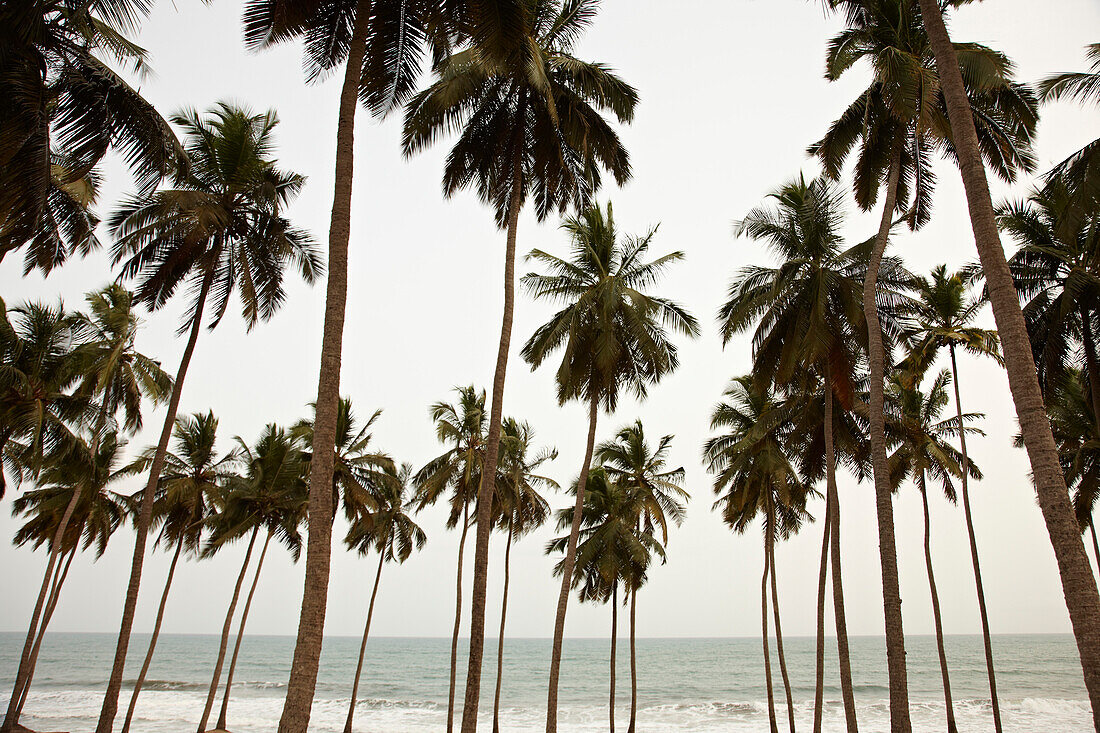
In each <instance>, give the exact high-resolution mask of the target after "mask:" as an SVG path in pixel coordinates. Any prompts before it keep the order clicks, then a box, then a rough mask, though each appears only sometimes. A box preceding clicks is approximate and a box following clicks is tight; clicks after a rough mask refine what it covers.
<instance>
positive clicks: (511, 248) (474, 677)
mask: <svg viewBox="0 0 1100 733" xmlns="http://www.w3.org/2000/svg"><path fill="white" fill-rule="evenodd" d="M522 206H523V176H522V169H521V168H520V164H519V160H518V159H517V161H516V162H515V165H514V173H513V179H512V200H511V202H510V203H509V207H508V239H507V243H506V245H505V248H504V315H503V317H502V319H501V324H500V344H499V345H498V347H497V365H496V371H495V372H494V374H493V404H492V407H491V408H490V411H489V433H488V436H487V437H486V440H487V441H488V444H487V445H486V446H485V464H484V467H483V468H482V471H481V486H480V487H478V505H477V535H476V536H477V540H476V541H475V543H474V582H473V589H472V590H471V592H470V657H469V661H468V663H467V667H466V696H465V700H464V701H463V705H462V733H474V732H475V731H476V730H477V713H478V707H479V704H480V701H481V662H482V656H483V654H484V651H485V594H486V584H487V582H488V578H489V533H490V531H491V530H492V528H493V527H492V524H493V522H492V504H493V491H494V489H495V487H496V475H497V455H498V452H499V449H500V422H501V416H502V414H503V409H504V378H505V375H506V373H507V371H508V351H509V349H510V348H511V343H512V316H513V312H514V311H515V302H516V230H517V228H518V226H519V211H520V209H521V208H522Z"/></svg>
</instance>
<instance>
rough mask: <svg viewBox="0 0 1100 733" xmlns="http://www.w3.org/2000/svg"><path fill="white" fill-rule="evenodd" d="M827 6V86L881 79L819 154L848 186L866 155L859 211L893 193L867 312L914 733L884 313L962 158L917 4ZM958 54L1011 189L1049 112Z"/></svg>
mask: <svg viewBox="0 0 1100 733" xmlns="http://www.w3.org/2000/svg"><path fill="white" fill-rule="evenodd" d="M827 5H830V6H833V7H837V6H839V7H841V8H842V9H843V10H844V11H845V14H846V20H847V28H845V29H844V30H843V31H842V32H841V33H840V34H839V35H837V36H836V37H835V38H834V39H833V40H832V42H831V43H830V45H829V52H828V55H827V58H826V77H827V78H828V79H830V80H836V79H838V78H840V77H841V76H842V75H843V74H844V73H845V72H846V71H848V70H849V69H851V68H853V67H854V66H856V65H857V64H858V63H859V62H860V61H861V60H866V61H867V62H868V63H869V65H870V66H871V69H872V72H873V76H872V80H871V85H870V86H869V87H868V88H867V89H865V90H864V91H863V92H861V93H860V95H859V96H858V97H857V99H856V100H855V102H853V104H852V105H851V106H849V108H848V109H847V110H845V112H844V114H843V115H842V116H841V117H840V119H838V120H837V121H836V122H834V123H833V124H832V125H831V127H830V129H829V130H828V132H827V133H826V135H825V137H824V138H823V139H822V140H821V141H820V142H818V143H817V144H815V145H814V146H812V147H811V148H810V152H811V153H812V154H814V155H816V156H818V157H819V158H820V159H821V160H822V162H823V164H824V167H825V172H826V174H827V175H829V176H830V177H832V178H834V179H836V178H839V177H840V174H841V171H842V168H843V165H844V162H845V160H846V159H847V158H848V156H849V154H850V153H851V152H852V150H853V148H855V147H856V146H857V145H858V153H857V154H856V157H857V159H858V160H857V164H856V168H855V175H854V182H853V189H854V193H855V198H856V203H857V204H858V205H859V206H860V208H861V209H863V210H865V211H868V210H870V209H872V208H873V207H874V205H875V203H876V200H877V199H878V195H879V192H880V187H881V186H882V185H883V184H885V191H884V198H885V200H884V202H883V212H882V218H881V222H880V225H879V230H878V235H877V236H876V238H875V244H874V247H873V250H872V253H871V258H870V261H869V263H868V271H867V286H866V289H865V292H864V296H863V308H864V312H865V317H866V320H867V327H868V329H869V337H868V362H869V366H870V380H871V381H870V437H871V459H872V461H871V464H872V469H873V473H874V477H875V496H876V508H877V511H878V523H879V552H880V561H881V566H882V583H883V603H884V608H885V615H886V639H887V660H888V670H889V676H890V711H891V719H893V720H896V721H897V725H898V726H899V729H900V730H908V729H909V728H910V722H909V701H908V689H907V681H906V671H905V639H904V634H903V630H902V619H901V594H900V590H899V587H898V577H897V550H896V547H895V542H894V530H893V507H892V506H891V496H892V494H891V492H890V486H889V478H888V475H887V465H886V462H887V457H886V439H885V432H884V431H885V425H884V418H883V399H884V398H883V380H884V379H885V376H886V367H885V363H886V353H885V351H884V349H883V346H882V335H881V325H880V323H879V318H878V312H877V311H878V305H879V293H878V272H879V267H880V264H881V261H882V256H883V253H884V252H885V250H886V246H887V243H888V239H889V236H890V230H891V229H892V227H893V218H894V216H895V215H896V214H901V215H902V217H903V218H904V219H905V220H906V221H907V223H908V225H909V227H910V228H911V229H914V230H915V229H917V228H919V227H921V226H923V225H924V224H925V223H926V222H927V221H928V219H929V217H930V215H931V197H932V190H933V186H934V181H935V177H934V176H933V175H932V171H931V161H932V159H933V157H934V156H935V155H936V153H938V152H942V153H944V154H946V155H947V156H949V157H954V156H955V152H954V148H953V144H952V134H951V126H950V124H949V123H948V121H947V115H946V110H945V103H944V100H943V96H942V93H941V92H940V91H939V89H938V84H939V82H938V79H937V78H936V70H935V59H934V58H933V54H932V50H931V48H930V46H929V43H928V37H927V35H926V34H925V33H924V28H923V26H922V24H921V19H920V13H919V11H918V9H917V7H916V5H914V4H913V3H912V2H911V1H910V0H827ZM956 50H957V52H958V54H959V58H960V63H961V64H963V66H964V68H965V69H966V72H967V74H966V80H965V81H966V83H967V94H968V97H969V99H970V103H971V106H972V107H973V109H974V122H975V125H976V129H977V130H978V134H979V135H980V139H981V143H982V150H983V152H984V153H985V155H986V160H987V162H988V163H989V164H990V165H992V166H993V167H994V170H995V171H996V172H997V173H998V174H999V175H1000V176H1001V177H1002V178H1004V179H1005V180H1006V181H1009V182H1011V181H1013V180H1014V179H1015V175H1016V171H1017V170H1024V171H1030V170H1032V169H1033V168H1034V164H1035V162H1034V158H1033V156H1032V155H1031V152H1030V144H1031V139H1032V136H1033V135H1034V132H1035V126H1036V124H1037V121H1038V114H1037V102H1036V100H1035V98H1034V95H1033V93H1032V92H1031V90H1030V89H1029V88H1028V87H1026V86H1024V85H1022V84H1018V83H1016V82H1015V81H1014V80H1013V78H1012V66H1011V62H1010V61H1009V60H1008V59H1007V57H1005V56H1004V55H1003V54H1000V53H997V52H995V51H993V50H992V49H989V48H987V47H985V46H981V45H978V44H974V43H968V44H956ZM849 723H851V719H850V720H849ZM998 726H999V723H998ZM849 730H851V725H849Z"/></svg>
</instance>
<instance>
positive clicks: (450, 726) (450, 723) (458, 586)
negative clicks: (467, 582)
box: [447, 502, 470, 733]
mask: <svg viewBox="0 0 1100 733" xmlns="http://www.w3.org/2000/svg"><path fill="white" fill-rule="evenodd" d="M469 510H470V505H469V504H468V503H466V502H463V504H462V534H461V535H460V536H459V538H458V571H457V572H456V573H455V577H456V580H455V627H454V631H453V632H452V633H451V687H450V692H449V693H448V694H447V733H451V731H453V730H454V725H455V677H456V675H457V674H458V632H459V631H460V630H461V627H462V553H463V550H464V549H465V547H466V533H467V532H468V531H469V529H470V517H469Z"/></svg>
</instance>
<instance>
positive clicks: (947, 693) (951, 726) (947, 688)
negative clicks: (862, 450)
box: [917, 471, 959, 733]
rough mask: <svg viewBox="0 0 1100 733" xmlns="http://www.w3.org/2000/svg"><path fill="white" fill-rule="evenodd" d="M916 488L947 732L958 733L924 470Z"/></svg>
mask: <svg viewBox="0 0 1100 733" xmlns="http://www.w3.org/2000/svg"><path fill="white" fill-rule="evenodd" d="M917 480H918V484H917V488H918V489H920V500H921V504H922V505H923V507H924V567H925V568H926V569H927V571H928V590H929V592H930V593H931V595H932V620H933V621H934V622H935V624H936V652H937V654H938V655H939V658H940V677H941V678H943V702H944V707H945V709H946V711H947V733H958V730H959V729H958V727H957V726H956V725H955V706H954V704H953V703H952V701H951V676H950V673H949V672H948V670H947V652H946V651H945V650H944V644H943V619H942V617H941V615H940V594H939V591H937V590H936V575H935V573H934V572H933V571H932V520H931V518H930V517H929V514H928V485H927V483H926V481H925V475H924V471H921V472H920V475H919V476H918V479H917Z"/></svg>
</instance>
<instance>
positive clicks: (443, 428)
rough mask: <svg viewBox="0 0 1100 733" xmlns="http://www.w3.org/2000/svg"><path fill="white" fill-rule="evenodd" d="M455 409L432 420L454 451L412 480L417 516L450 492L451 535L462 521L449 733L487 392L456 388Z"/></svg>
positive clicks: (438, 408)
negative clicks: (468, 536)
mask: <svg viewBox="0 0 1100 733" xmlns="http://www.w3.org/2000/svg"><path fill="white" fill-rule="evenodd" d="M455 392H457V393H458V401H457V402H456V403H455V404H449V403H446V402H437V403H435V404H434V405H432V407H431V410H430V411H429V414H430V415H431V418H432V421H433V422H434V423H435V435H436V438H438V439H439V442H440V443H443V444H445V445H447V444H449V445H451V446H453V447H452V448H450V449H449V450H447V451H446V452H444V453H442V454H440V455H438V456H436V457H435V458H433V459H432V460H430V461H428V463H427V464H425V466H424V467H423V468H421V469H420V470H419V471H417V472H416V476H414V477H413V484H414V485H415V486H416V495H415V497H414V499H415V501H416V508H417V511H419V510H421V509H423V508H424V507H426V506H428V505H429V504H435V503H436V502H437V501H439V499H440V497H442V496H443V494H444V493H445V492H447V491H448V490H450V492H451V496H450V498H449V499H448V502H449V503H450V505H451V512H450V515H449V516H448V518H447V528H448V529H453V528H454V527H456V526H457V525H458V522H459V519H461V520H462V533H461V534H460V535H459V538H458V570H457V571H456V572H455V623H454V631H453V632H452V634H451V679H450V688H449V689H450V691H449V693H448V696H447V729H448V730H451V729H453V726H454V701H455V680H456V674H457V670H458V632H459V629H460V627H461V622H462V555H463V551H464V550H465V548H466V533H467V532H468V531H469V529H470V502H472V501H476V500H477V498H478V494H477V491H478V486H480V484H481V470H482V464H483V462H484V460H485V423H486V422H487V421H486V419H485V390H481V391H478V390H477V389H475V388H474V386H473V385H470V386H468V387H460V388H456V389H455Z"/></svg>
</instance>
